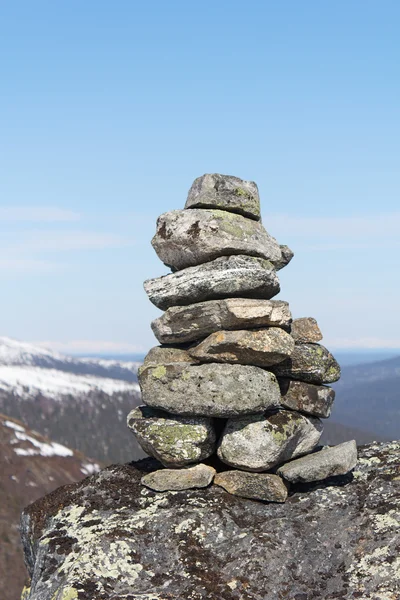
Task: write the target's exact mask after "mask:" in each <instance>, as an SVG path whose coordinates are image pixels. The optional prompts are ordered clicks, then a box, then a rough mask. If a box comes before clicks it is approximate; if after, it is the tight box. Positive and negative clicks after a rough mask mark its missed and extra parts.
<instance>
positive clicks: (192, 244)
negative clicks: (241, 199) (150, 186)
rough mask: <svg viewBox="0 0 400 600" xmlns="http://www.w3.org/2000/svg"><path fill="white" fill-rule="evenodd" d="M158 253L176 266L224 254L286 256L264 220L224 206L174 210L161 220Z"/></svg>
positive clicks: (155, 241)
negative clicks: (267, 228)
mask: <svg viewBox="0 0 400 600" xmlns="http://www.w3.org/2000/svg"><path fill="white" fill-rule="evenodd" d="M152 245H153V248H154V250H155V251H156V253H157V256H158V257H159V258H160V259H161V260H162V262H163V263H164V264H166V265H167V266H169V267H172V268H173V269H174V270H178V269H185V268H186V267H193V266H196V265H199V264H202V263H205V262H209V261H211V260H214V259H215V258H219V257H220V256H231V255H237V254H240V255H246V256H257V257H259V258H265V259H266V260H269V261H271V262H272V263H274V262H275V261H276V262H280V261H281V260H282V251H281V249H280V246H279V244H278V242H277V241H276V240H275V238H273V237H272V236H271V235H269V233H268V232H267V231H266V230H265V229H264V227H263V226H262V225H261V223H256V222H255V221H252V220H251V219H246V217H242V216H241V215H235V214H233V213H228V212H224V211H222V210H201V209H193V210H172V211H170V212H167V213H165V214H163V215H161V216H160V217H159V218H158V220H157V231H156V234H155V236H154V237H153V240H152Z"/></svg>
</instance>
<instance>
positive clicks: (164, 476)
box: [142, 464, 215, 492]
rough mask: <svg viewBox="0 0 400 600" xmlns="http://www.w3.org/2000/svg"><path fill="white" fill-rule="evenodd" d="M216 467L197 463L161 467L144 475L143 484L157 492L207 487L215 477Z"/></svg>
mask: <svg viewBox="0 0 400 600" xmlns="http://www.w3.org/2000/svg"><path fill="white" fill-rule="evenodd" d="M214 475H215V469H213V467H209V466H208V465H203V464H199V465H195V466H194V467H187V468H186V469H161V470H160V471H153V472H152V473H148V475H145V476H144V477H142V484H143V485H145V486H146V487H148V488H150V489H151V490H154V491H156V492H166V491H168V490H170V491H181V490H192V489H196V488H205V487H207V486H208V485H210V483H211V482H212V480H213V479H214Z"/></svg>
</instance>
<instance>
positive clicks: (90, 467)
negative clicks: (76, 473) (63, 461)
mask: <svg viewBox="0 0 400 600" xmlns="http://www.w3.org/2000/svg"><path fill="white" fill-rule="evenodd" d="M81 471H82V473H83V474H84V475H93V473H98V472H99V471H100V465H98V464H97V463H82V466H81Z"/></svg>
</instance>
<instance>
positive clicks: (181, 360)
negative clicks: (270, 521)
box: [128, 174, 357, 502]
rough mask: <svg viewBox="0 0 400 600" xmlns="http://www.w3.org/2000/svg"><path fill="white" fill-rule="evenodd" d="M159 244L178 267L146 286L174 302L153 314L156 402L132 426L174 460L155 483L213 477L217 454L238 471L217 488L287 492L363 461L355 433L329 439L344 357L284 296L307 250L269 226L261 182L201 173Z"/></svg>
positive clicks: (145, 379)
mask: <svg viewBox="0 0 400 600" xmlns="http://www.w3.org/2000/svg"><path fill="white" fill-rule="evenodd" d="M152 244H153V247H154V249H155V250H156V252H157V254H158V256H159V258H160V259H161V261H162V262H163V263H164V264H166V265H168V266H170V267H171V269H172V271H173V272H172V273H171V274H169V275H165V276H163V277H157V278H154V279H149V280H147V281H146V282H145V284H144V287H145V290H146V292H147V294H148V297H149V299H150V301H151V302H152V303H153V304H154V305H155V306H157V307H158V308H160V309H161V310H163V311H165V312H164V314H163V315H162V316H160V317H159V318H158V319H156V320H155V321H153V323H152V329H153V332H154V334H155V336H156V338H157V339H158V341H159V342H160V344H161V346H158V347H155V348H153V349H152V350H151V351H150V352H149V354H148V355H147V357H146V359H145V361H144V364H143V366H142V367H141V368H140V369H139V383H140V387H141V391H142V398H143V402H144V404H145V406H143V407H139V408H138V409H135V410H133V411H132V412H131V413H130V414H129V416H128V426H129V427H130V428H131V430H132V432H133V433H134V434H135V435H136V436H137V439H138V441H139V443H140V444H141V446H142V448H143V449H144V450H145V452H147V453H148V454H150V455H151V456H153V457H154V458H157V459H158V460H159V461H160V462H161V463H162V464H163V465H164V466H165V467H168V469H163V470H161V471H156V472H153V473H150V474H148V475H146V476H145V477H144V478H143V484H144V485H146V486H147V487H150V488H151V489H153V490H156V491H163V490H168V489H171V490H172V489H173V490H182V489H188V488H190V487H199V486H203V485H209V484H210V483H211V481H212V479H213V477H214V474H215V470H214V469H213V468H211V467H208V466H207V465H204V464H201V461H204V460H208V459H210V460H214V459H212V458H211V457H212V456H214V454H217V455H218V458H219V459H220V460H221V461H222V462H223V463H225V464H226V465H228V466H229V467H230V468H231V469H232V468H233V470H229V471H222V472H219V473H218V474H217V475H216V478H215V484H216V485H218V486H220V487H222V488H224V489H225V490H226V491H228V492H229V493H231V494H235V495H238V496H242V497H245V498H250V499H257V500H262V501H271V502H284V501H285V500H286V497H287V494H288V488H289V485H290V484H291V483H297V482H306V481H315V480H318V478H322V479H325V478H327V477H330V476H335V475H341V474H344V473H345V472H348V471H349V470H351V469H352V468H353V467H354V464H355V461H356V460H357V450H356V448H355V443H354V442H348V443H347V445H346V444H344V445H343V444H341V445H339V446H337V447H335V448H330V449H326V448H324V449H323V450H318V449H317V446H318V443H319V440H320V436H321V433H322V430H323V425H322V421H321V419H325V418H328V417H329V416H330V412H331V407H332V404H333V401H334V397H335V394H334V391H333V390H332V389H331V388H330V387H328V386H327V385H326V384H329V383H333V382H334V381H337V380H338V379H339V377H340V367H339V365H338V363H337V362H336V360H335V359H334V357H333V356H332V354H331V353H330V352H329V351H328V350H327V349H326V348H325V347H324V346H322V345H321V344H320V343H319V342H320V341H321V339H322V334H321V332H320V330H319V327H318V324H317V322H316V320H315V319H313V318H301V319H295V320H293V319H292V315H291V313H290V309H289V305H288V303H287V302H284V301H282V300H272V298H273V297H274V296H275V295H276V294H277V293H278V292H279V291H280V286H279V280H278V276H277V270H279V269H282V268H283V267H285V266H286V265H287V264H288V263H289V262H290V260H291V259H292V257H293V252H292V251H291V250H290V248H288V246H285V245H280V244H279V243H278V242H277V241H276V239H275V238H273V237H272V236H271V235H270V234H269V233H268V232H267V231H266V230H265V228H264V227H263V226H262V224H261V210H260V202H259V194H258V189H257V186H256V184H255V183H254V182H250V181H243V180H240V179H238V178H237V177H232V176H225V175H219V174H207V175H203V176H202V177H200V178H198V179H196V180H195V182H194V183H193V185H192V187H191V189H190V191H189V196H188V199H187V202H186V205H185V209H184V210H173V211H170V212H167V213H164V214H163V215H161V216H160V217H159V219H158V221H157V231H156V234H155V236H154V238H153V240H152ZM214 462H215V461H214ZM196 463H197V464H196ZM199 463H200V464H199ZM193 464H194V465H195V466H193ZM212 464H214V463H212ZM215 464H221V463H218V461H216V462H215ZM271 471H272V472H271Z"/></svg>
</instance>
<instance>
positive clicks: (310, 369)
mask: <svg viewBox="0 0 400 600" xmlns="http://www.w3.org/2000/svg"><path fill="white" fill-rule="evenodd" d="M273 371H274V373H275V374H276V375H277V376H278V377H287V378H288V379H299V380H300V381H306V382H308V383H315V384H316V385H321V384H322V383H334V382H335V381H338V379H339V378H340V366H339V364H338V363H337V361H336V360H335V359H334V357H333V356H332V354H331V353H330V352H329V350H327V349H326V348H325V347H324V346H321V344H296V346H295V348H294V350H293V353H292V355H291V356H290V358H288V359H287V360H285V361H283V362H281V363H279V365H276V366H275V367H273Z"/></svg>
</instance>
